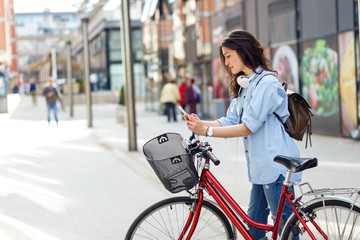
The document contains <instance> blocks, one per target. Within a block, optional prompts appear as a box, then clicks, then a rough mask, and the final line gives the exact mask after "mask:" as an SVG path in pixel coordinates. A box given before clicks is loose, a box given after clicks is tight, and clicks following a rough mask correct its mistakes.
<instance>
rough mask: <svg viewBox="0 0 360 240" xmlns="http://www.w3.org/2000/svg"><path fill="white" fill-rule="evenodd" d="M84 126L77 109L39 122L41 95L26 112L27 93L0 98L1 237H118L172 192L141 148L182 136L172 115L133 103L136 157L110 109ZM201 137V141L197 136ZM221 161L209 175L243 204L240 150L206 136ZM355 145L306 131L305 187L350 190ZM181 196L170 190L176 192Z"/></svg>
mask: <svg viewBox="0 0 360 240" xmlns="http://www.w3.org/2000/svg"><path fill="white" fill-rule="evenodd" d="M92 110H93V127H92V128H88V127H87V119H86V107H85V106H84V105H76V106H75V109H74V117H73V118H71V117H69V112H68V109H66V111H61V110H59V119H60V122H59V126H58V127H56V125H55V124H54V122H51V124H50V126H49V125H48V123H47V121H46V108H45V103H44V99H43V98H42V97H39V98H38V104H37V106H33V105H32V103H31V99H30V98H29V97H27V96H25V97H22V98H20V96H18V95H11V96H9V113H8V114H0V121H1V125H0V133H1V137H0V146H1V151H0V226H1V227H0V239H1V240H3V239H21V240H23V239H24V240H26V239H36V240H38V239H50V240H51V239H66V240H68V239H70V240H72V239H94V240H95V239H123V238H124V235H125V232H126V230H127V228H128V227H129V225H130V224H131V221H132V220H133V219H134V218H135V217H136V216H137V215H138V214H139V213H140V212H141V211H142V210H143V209H145V208H146V207H147V206H149V205H150V204H152V203H154V202H155V201H157V200H160V199H163V198H165V197H169V196H172V195H171V194H170V193H168V192H166V190H164V188H163V187H162V185H161V184H160V183H159V181H158V180H157V178H156V176H155V174H154V173H153V171H152V169H151V168H150V166H149V165H148V163H147V162H146V160H145V158H144V157H143V155H142V152H141V147H142V145H143V144H144V143H145V142H146V141H147V140H149V139H150V138H152V137H155V136H157V135H160V134H162V133H164V132H179V133H181V134H182V135H183V136H184V137H188V136H189V134H190V133H189V132H188V131H187V129H186V127H185V126H184V121H182V120H181V119H180V118H179V119H178V122H176V123H174V122H171V123H167V121H166V117H165V116H159V115H158V114H157V113H156V112H148V111H145V106H144V104H143V103H139V104H137V105H136V117H137V140H138V151H136V152H129V151H128V143H127V129H126V127H125V126H124V125H123V124H119V123H117V122H116V120H115V116H116V105H115V104H101V105H93V108H92ZM203 139H205V138H203ZM207 140H208V141H209V142H210V144H211V145H212V147H213V148H214V154H215V155H216V156H218V158H219V159H220V160H222V162H221V164H220V166H218V167H212V170H213V172H214V173H215V175H216V176H217V177H218V179H219V180H220V181H221V182H222V184H223V185H224V187H225V188H227V189H228V190H229V192H230V193H231V194H232V195H233V196H234V198H235V200H237V201H238V202H239V203H240V205H241V206H244V207H245V208H246V206H247V201H248V191H249V190H248V189H249V183H248V181H247V170H246V163H245V159H244V156H243V152H242V150H243V144H242V141H241V140H237V139H226V140H224V139H215V138H209V139H207ZM359 144H360V142H356V141H353V140H351V139H345V138H338V137H328V136H321V135H313V147H312V148H308V149H306V150H305V149H304V145H305V144H304V143H302V142H298V145H299V149H300V150H301V153H302V156H304V157H318V159H319V166H318V167H317V168H315V169H312V170H307V171H305V172H304V175H303V179H304V181H310V182H311V183H312V185H313V187H315V188H319V187H359V182H360V176H359V174H358V173H359V170H360V157H359V156H360V148H359ZM181 194H184V193H179V194H177V195H181Z"/></svg>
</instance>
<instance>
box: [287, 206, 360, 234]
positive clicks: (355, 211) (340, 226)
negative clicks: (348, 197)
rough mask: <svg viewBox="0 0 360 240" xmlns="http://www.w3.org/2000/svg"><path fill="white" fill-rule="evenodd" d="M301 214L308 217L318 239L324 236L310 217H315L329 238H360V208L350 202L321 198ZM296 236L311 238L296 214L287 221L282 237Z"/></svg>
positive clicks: (308, 222)
mask: <svg viewBox="0 0 360 240" xmlns="http://www.w3.org/2000/svg"><path fill="white" fill-rule="evenodd" d="M300 215H301V217H302V218H304V219H306V218H307V220H306V223H307V225H308V227H309V228H310V230H311V231H312V233H313V234H314V235H315V238H316V239H324V238H323V237H322V236H321V234H320V233H319V231H317V230H316V228H315V226H314V225H313V224H312V223H311V222H310V221H309V219H313V220H314V221H315V222H316V224H318V225H319V227H320V228H321V230H322V231H324V232H325V234H326V235H327V237H328V239H331V240H337V239H342V240H345V239H352V240H355V239H360V208H359V207H357V206H353V205H352V204H351V203H349V202H346V201H342V200H332V199H328V200H324V201H323V200H319V201H318V202H315V203H313V204H311V205H309V206H307V207H305V208H304V209H303V213H300ZM304 215H305V216H304ZM294 236H299V237H300V239H301V240H303V239H305V240H308V239H311V237H310V236H309V234H308V233H307V232H306V231H305V229H304V228H303V226H302V225H301V223H300V221H299V220H298V218H297V217H296V215H295V214H294V215H292V217H291V218H290V219H289V220H288V221H287V223H286V225H285V227H284V230H283V234H282V235H281V239H283V240H286V239H293V237H294Z"/></svg>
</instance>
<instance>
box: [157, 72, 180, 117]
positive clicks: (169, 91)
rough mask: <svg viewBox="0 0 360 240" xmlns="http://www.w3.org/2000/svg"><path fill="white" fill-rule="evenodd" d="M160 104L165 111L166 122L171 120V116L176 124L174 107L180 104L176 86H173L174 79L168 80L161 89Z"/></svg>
mask: <svg viewBox="0 0 360 240" xmlns="http://www.w3.org/2000/svg"><path fill="white" fill-rule="evenodd" d="M160 102H161V103H162V104H165V111H166V115H167V120H168V122H170V120H171V115H172V116H173V120H174V122H176V121H177V119H176V110H175V106H176V104H177V103H179V102H180V93H179V89H178V87H177V85H176V84H175V79H169V80H168V82H167V83H166V84H165V85H164V87H163V88H162V90H161V95H160Z"/></svg>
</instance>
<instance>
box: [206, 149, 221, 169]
mask: <svg viewBox="0 0 360 240" xmlns="http://www.w3.org/2000/svg"><path fill="white" fill-rule="evenodd" d="M211 151H212V148H211V147H206V148H205V149H204V150H203V151H202V153H203V155H204V156H205V157H208V158H210V160H211V161H213V163H214V164H215V165H216V166H217V165H219V164H220V160H219V159H218V158H217V157H216V156H215V155H214V154H213V153H212V152H211Z"/></svg>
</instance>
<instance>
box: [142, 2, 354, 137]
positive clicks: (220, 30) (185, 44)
mask: <svg viewBox="0 0 360 240" xmlns="http://www.w3.org/2000/svg"><path fill="white" fill-rule="evenodd" d="M147 4H148V5H149V6H150V7H148V8H147V7H146V5H147ZM152 5H153V7H151V6H152ZM357 6H358V3H357V0H355V1H354V0H341V1H340V0H318V1H311V0H269V1H262V0H240V1H223V0H197V1H195V0H186V1H184V0H178V1H162V0H147V1H146V2H145V5H144V11H145V12H146V14H145V15H144V12H143V16H144V18H143V19H142V29H143V36H144V37H143V46H144V48H143V49H144V61H145V62H148V63H146V65H147V69H145V74H146V76H147V77H151V78H154V79H155V80H156V81H161V80H162V78H163V77H164V74H170V75H171V76H172V77H176V78H177V79H180V78H181V77H182V76H193V77H195V78H196V80H197V83H198V84H200V85H201V86H202V89H203V91H202V93H203V96H202V97H203V99H205V101H203V102H202V104H201V111H202V113H203V114H204V115H205V116H206V115H209V116H210V117H212V118H214V117H219V116H221V115H224V114H225V110H226V108H227V106H228V104H229V94H228V92H227V90H226V85H227V81H228V79H227V78H226V75H225V71H224V69H223V67H222V66H221V63H220V59H219V57H218V56H219V53H218V47H217V44H218V43H219V41H220V40H221V39H222V38H223V37H224V36H225V34H227V33H228V32H229V31H231V30H233V29H237V28H241V29H246V30H248V31H249V32H251V33H253V34H254V35H255V36H256V37H257V38H258V39H259V41H260V42H261V43H262V45H263V46H264V47H265V49H266V53H267V54H268V56H269V58H271V59H272V61H273V67H274V69H275V70H277V72H278V73H277V74H278V78H279V79H280V81H287V82H288V84H289V88H290V89H291V90H293V91H296V92H299V93H301V94H302V95H303V96H304V97H305V98H306V99H307V100H308V101H309V103H310V104H311V106H312V108H313V110H314V113H315V116H314V117H313V121H312V127H313V131H314V132H318V133H324V134H330V135H342V136H349V133H350V132H351V131H352V130H355V129H357V128H358V127H359V112H360V111H359V95H360V91H359V71H358V67H357V66H359V50H358V49H359V37H358V35H359V34H358V29H359V28H358V25H359V24H358V14H357V12H358V10H357ZM165 22H166V25H171V24H172V33H169V32H167V31H166V30H162V31H159V30H158V31H156V30H155V29H156V27H157V26H163V25H165ZM160 23H163V25H161V24H160ZM168 28H171V27H166V28H165V29H168ZM151 29H152V30H151ZM158 29H159V28H158ZM161 40H166V41H165V42H164V41H161ZM164 58H167V60H163V59H164ZM152 65H155V66H152ZM164 70H165V71H164Z"/></svg>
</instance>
